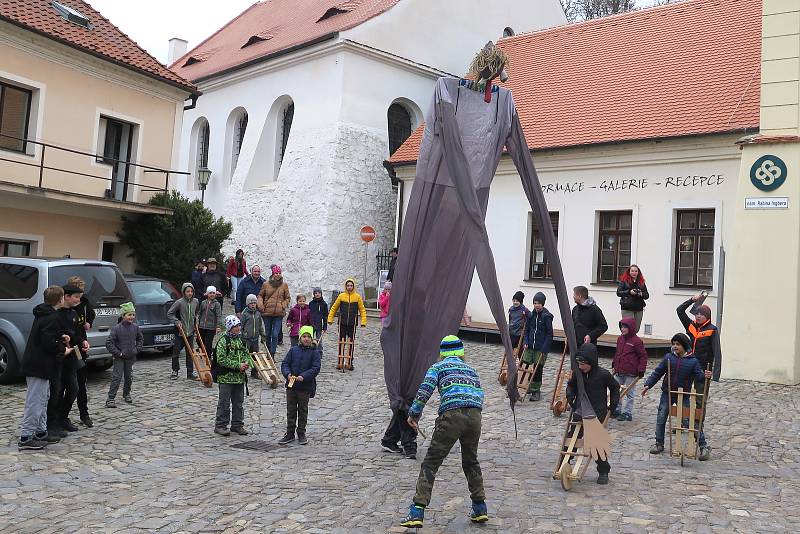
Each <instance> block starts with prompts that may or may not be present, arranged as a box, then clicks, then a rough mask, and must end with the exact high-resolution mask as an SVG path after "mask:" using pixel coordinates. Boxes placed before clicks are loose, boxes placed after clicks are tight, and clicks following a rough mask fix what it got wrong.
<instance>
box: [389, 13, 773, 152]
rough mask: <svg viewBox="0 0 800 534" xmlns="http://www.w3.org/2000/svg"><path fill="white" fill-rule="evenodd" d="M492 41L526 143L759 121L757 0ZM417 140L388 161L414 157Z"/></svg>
mask: <svg viewBox="0 0 800 534" xmlns="http://www.w3.org/2000/svg"><path fill="white" fill-rule="evenodd" d="M498 46H500V48H502V49H503V50H504V51H505V52H506V53H507V54H508V56H509V59H510V61H509V68H508V72H509V80H508V82H507V83H506V84H505V87H507V88H509V89H511V90H512V92H513V94H514V100H515V102H516V106H517V110H518V112H519V116H520V122H521V123H522V126H523V129H524V131H525V136H526V138H527V140H528V144H529V145H530V148H531V149H538V150H542V149H550V148H562V147H570V146H578V145H592V144H600V143H615V142H621V141H633V140H645V139H658V138H669V137H681V136H691V135H704V134H712V133H721V132H736V131H741V132H744V131H745V130H757V129H758V127H759V100H760V58H761V1H760V0H687V1H685V2H681V3H676V4H670V5H666V6H662V7H656V8H651V9H645V10H641V11H635V12H632V13H627V14H624V15H617V16H611V17H606V18H602V19H596V20H592V21H587V22H582V23H579V24H571V25H567V26H560V27H557V28H551V29H547V30H543V31H538V32H534V33H528V34H520V35H517V36H515V37H510V38H508V39H503V40H501V41H500V42H499V43H498ZM421 139H422V129H421V128H420V129H418V130H417V131H416V132H414V133H413V134H412V135H411V137H410V138H409V139H408V140H407V141H406V142H405V143H404V144H403V146H401V147H400V148H399V149H397V151H396V152H395V153H394V154H393V155H392V157H391V158H390V160H389V162H390V163H392V164H396V165H402V164H408V163H413V162H415V161H416V159H417V155H418V154H419V144H420V141H421Z"/></svg>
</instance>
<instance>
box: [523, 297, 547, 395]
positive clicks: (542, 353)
mask: <svg viewBox="0 0 800 534" xmlns="http://www.w3.org/2000/svg"><path fill="white" fill-rule="evenodd" d="M544 302H545V296H544V293H542V292H541V291H539V292H538V293H536V294H535V295H534V296H533V311H532V312H531V314H530V316H529V317H528V324H527V325H526V326H525V341H524V343H525V345H524V348H525V352H523V353H522V360H523V361H524V362H525V363H527V364H529V365H537V367H536V373H535V374H534V375H533V380H531V383H530V385H529V386H528V391H527V392H528V393H530V395H531V401H538V400H540V399H541V398H542V394H541V390H542V371H543V370H544V364H545V362H546V361H547V354H548V353H549V352H550V345H551V344H552V343H553V314H552V313H550V312H549V311H548V310H547V308H545V307H544Z"/></svg>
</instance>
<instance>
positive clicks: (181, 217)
mask: <svg viewBox="0 0 800 534" xmlns="http://www.w3.org/2000/svg"><path fill="white" fill-rule="evenodd" d="M150 204H152V205H154V206H161V207H165V208H169V209H171V210H172V211H173V214H172V215H150V214H148V215H142V216H133V217H130V216H123V217H122V230H121V231H120V232H118V233H117V236H118V237H119V239H120V243H122V244H123V245H127V246H128V247H129V248H130V249H131V256H133V257H134V258H136V274H143V275H147V276H157V277H159V278H164V279H165V280H169V281H170V282H172V283H173V284H175V286H176V287H178V288H180V284H182V283H183V282H187V281H189V280H190V277H191V272H192V269H193V268H194V266H195V264H196V262H197V260H198V259H200V258H208V257H210V256H215V257H216V258H217V260H219V262H220V266H224V265H225V264H224V263H223V262H222V259H223V258H222V254H221V252H220V250H221V249H222V243H223V242H224V241H225V240H226V239H228V238H229V237H230V235H231V233H232V232H233V226H232V225H231V224H230V223H229V222H225V220H224V219H223V218H219V219H217V218H216V217H214V213H213V212H212V211H211V210H209V209H208V208H206V207H204V206H203V205H202V204H201V203H200V201H199V200H193V201H191V202H190V201H189V200H188V199H187V198H186V197H184V196H182V195H181V194H180V193H178V192H177V191H171V192H170V193H158V194H156V195H153V198H151V199H150Z"/></svg>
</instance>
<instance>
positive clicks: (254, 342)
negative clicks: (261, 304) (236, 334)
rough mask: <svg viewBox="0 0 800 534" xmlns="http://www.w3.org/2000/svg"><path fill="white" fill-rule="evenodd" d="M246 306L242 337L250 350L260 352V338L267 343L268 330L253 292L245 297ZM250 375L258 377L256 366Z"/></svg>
mask: <svg viewBox="0 0 800 534" xmlns="http://www.w3.org/2000/svg"><path fill="white" fill-rule="evenodd" d="M245 303H246V306H245V308H244V309H243V310H242V313H241V320H242V339H243V340H244V345H245V347H247V350H248V351H249V352H258V348H259V347H258V340H259V339H261V340H263V341H264V344H265V345H266V343H267V332H266V330H264V320H263V319H262V318H261V312H260V311H258V307H257V305H258V297H256V296H255V295H253V294H250V295H247V298H246V299H245ZM250 376H252V377H253V378H257V377H258V371H256V369H255V368H253V369H251V370H250Z"/></svg>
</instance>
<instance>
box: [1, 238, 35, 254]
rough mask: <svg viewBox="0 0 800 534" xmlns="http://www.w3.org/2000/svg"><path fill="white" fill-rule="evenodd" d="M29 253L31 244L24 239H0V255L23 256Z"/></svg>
mask: <svg viewBox="0 0 800 534" xmlns="http://www.w3.org/2000/svg"><path fill="white" fill-rule="evenodd" d="M30 255H31V244H30V243H28V242H26V241H9V240H7V239H0V256H17V257H25V256H30Z"/></svg>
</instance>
